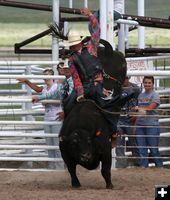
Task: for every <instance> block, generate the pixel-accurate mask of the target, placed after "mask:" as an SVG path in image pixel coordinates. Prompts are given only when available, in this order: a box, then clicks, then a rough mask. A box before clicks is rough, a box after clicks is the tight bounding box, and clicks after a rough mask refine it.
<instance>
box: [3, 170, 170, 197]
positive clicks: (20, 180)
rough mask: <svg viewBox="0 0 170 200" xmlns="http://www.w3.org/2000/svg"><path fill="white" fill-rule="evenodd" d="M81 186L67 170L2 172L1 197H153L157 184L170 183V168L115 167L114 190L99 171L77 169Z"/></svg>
mask: <svg viewBox="0 0 170 200" xmlns="http://www.w3.org/2000/svg"><path fill="white" fill-rule="evenodd" d="M78 176H79V180H80V182H81V184H82V187H81V189H72V188H71V186H70V177H69V174H68V172H67V171H62V172H54V171H53V172H25V171H24V172H23V171H22V172H20V171H17V172H3V171H2V172H0V200H58V199H59V200H66V199H67V200H75V199H78V200H93V199H94V200H125V199H126V200H154V195H155V185H165V184H170V169H155V168H153V169H140V168H130V169H115V170H112V182H113V184H114V189H113V190H108V189H105V182H104V179H103V178H102V176H101V174H100V171H99V170H96V171H87V170H84V169H79V170H78Z"/></svg>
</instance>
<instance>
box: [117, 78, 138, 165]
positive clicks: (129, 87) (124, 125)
mask: <svg viewBox="0 0 170 200" xmlns="http://www.w3.org/2000/svg"><path fill="white" fill-rule="evenodd" d="M129 79H130V77H126V79H125V81H124V83H123V91H122V92H123V93H124V92H125V93H132V92H133V93H134V97H133V98H132V99H130V100H129V101H128V102H126V104H125V105H124V107H123V108H122V111H124V112H126V113H127V112H128V113H129V115H126V116H120V118H119V121H118V126H119V125H120V127H119V128H118V132H119V133H120V137H118V139H117V145H118V147H117V148H116V156H123V157H124V158H118V159H117V162H116V167H117V168H124V167H127V166H128V162H127V159H126V158H125V151H126V149H125V145H126V141H125V135H126V136H131V135H132V132H133V130H132V128H131V127H130V126H131V125H133V124H134V122H133V120H132V117H130V112H131V108H133V107H134V106H136V105H137V99H138V95H139V94H140V92H141V89H140V88H139V87H138V86H137V85H136V84H134V83H131V82H130V81H129ZM136 144H137V143H136V138H134V137H128V146H137V145H136ZM130 151H132V156H133V157H136V156H137V155H138V153H137V149H136V148H130ZM134 165H136V162H134Z"/></svg>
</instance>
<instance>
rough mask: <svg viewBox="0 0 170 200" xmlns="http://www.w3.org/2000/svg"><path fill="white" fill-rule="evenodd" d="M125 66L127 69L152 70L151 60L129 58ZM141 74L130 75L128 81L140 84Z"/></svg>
mask: <svg viewBox="0 0 170 200" xmlns="http://www.w3.org/2000/svg"><path fill="white" fill-rule="evenodd" d="M127 68H128V70H129V71H134V70H154V66H153V61H152V60H131V61H127ZM142 80H143V76H132V77H131V78H130V82H132V83H135V84H137V85H139V86H140V85H141V83H142Z"/></svg>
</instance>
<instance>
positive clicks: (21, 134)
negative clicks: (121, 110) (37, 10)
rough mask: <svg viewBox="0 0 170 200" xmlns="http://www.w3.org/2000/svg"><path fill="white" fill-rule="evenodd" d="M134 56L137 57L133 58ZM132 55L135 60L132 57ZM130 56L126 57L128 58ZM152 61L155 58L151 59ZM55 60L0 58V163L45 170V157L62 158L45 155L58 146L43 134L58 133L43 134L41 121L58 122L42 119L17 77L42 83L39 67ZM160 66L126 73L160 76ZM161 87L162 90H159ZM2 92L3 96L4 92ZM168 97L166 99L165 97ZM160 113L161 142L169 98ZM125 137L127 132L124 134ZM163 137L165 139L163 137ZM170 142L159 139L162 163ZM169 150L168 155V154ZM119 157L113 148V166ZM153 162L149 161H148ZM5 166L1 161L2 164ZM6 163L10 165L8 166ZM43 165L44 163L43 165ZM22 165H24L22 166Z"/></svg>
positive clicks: (165, 135)
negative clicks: (1, 59) (47, 151)
mask: <svg viewBox="0 0 170 200" xmlns="http://www.w3.org/2000/svg"><path fill="white" fill-rule="evenodd" d="M135 59H137V58H135ZM135 59H134V60H135ZM140 59H141V60H142V59H144V58H138V60H140ZM148 59H152V61H153V60H155V59H156V60H157V63H158V61H160V60H167V59H170V58H169V57H159V58H158V57H157V58H145V60H148ZM128 60H129V59H127V61H128ZM153 62H154V61H153ZM57 63H58V62H50V61H46V62H43V61H0V72H1V73H0V79H1V80H0V87H1V89H0V102H1V105H0V119H1V120H0V163H11V162H15V163H20V164H23V162H24V163H27V164H28V165H27V168H31V169H35V168H36V167H35V166H34V163H41V165H38V166H39V170H40V168H43V169H44V170H46V169H47V166H46V165H43V164H42V163H46V162H48V161H53V162H55V161H61V158H58V159H56V158H48V155H47V153H46V150H49V149H57V148H58V146H48V145H46V142H45V138H46V137H57V136H58V133H56V134H55V135H54V134H50V133H48V134H44V130H43V125H45V124H57V122H44V121H43V114H44V109H43V107H42V105H41V104H40V103H38V104H36V105H33V104H32V103H31V97H30V95H31V94H32V90H28V88H26V87H22V86H21V85H20V86H19V85H18V83H17V81H16V78H19V77H20V78H21V77H23V78H28V79H30V80H32V81H33V82H34V83H38V84H43V81H42V79H43V78H47V77H44V76H43V75H42V71H43V69H44V67H45V66H47V65H48V66H53V65H56V64H57ZM163 63H164V64H165V63H167V65H165V66H163V71H162V72H163V76H164V77H166V79H169V76H170V71H169V66H168V62H165V61H164V62H163ZM160 66H161V69H160V67H159V66H158V65H157V66H156V69H159V70H156V71H155V70H152V71H146V70H143V71H139V70H136V71H128V74H129V75H131V76H141V74H142V75H148V74H154V75H155V78H156V77H158V78H159V79H160V78H161V76H160V73H162V72H161V70H162V63H160ZM48 78H55V79H58V78H63V77H60V76H57V75H55V76H49V77H48ZM156 86H157V91H158V92H159V93H160V94H161V96H162V98H163V97H164V96H166V95H167V94H168V95H169V93H170V87H165V86H164V85H163V86H162V85H158V84H157V85H156ZM162 89H163V90H162ZM4 95H5V96H4ZM166 100H168V99H166ZM160 109H161V115H160V124H161V140H162V141H161V142H162V143H164V142H165V140H166V142H167V141H169V135H170V133H169V128H170V127H169V121H170V117H169V111H170V102H167V101H166V102H165V103H162V104H161V107H160ZM124 137H126V138H127V139H128V137H127V135H124ZM164 139H165V140H164ZM169 144H170V142H169V143H168V144H166V145H164V146H163V145H162V144H161V143H160V145H161V146H160V148H159V149H160V151H161V153H166V156H165V155H164V157H163V159H164V165H166V164H168V165H169V162H168V160H170V159H169V151H170V149H169ZM124 147H125V155H126V157H125V158H127V157H128V158H130V155H131V154H130V152H128V151H127V149H129V148H128V147H127V145H126V144H125V146H124ZM167 153H168V155H167ZM116 159H118V158H117V157H116V155H115V154H114V152H113V166H114V163H115V161H116ZM151 165H152V164H151ZM3 166H4V165H3ZM8 166H9V167H8ZM42 166H43V167H42ZM19 167H21V168H22V165H19V166H18V165H17V167H16V166H15V167H13V169H16V168H19ZM24 167H25V166H24ZM4 168H5V169H6V170H9V168H11V165H8V164H7V165H6V166H5V167H3V168H1V169H3V170H4Z"/></svg>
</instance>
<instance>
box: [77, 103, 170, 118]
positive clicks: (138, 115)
mask: <svg viewBox="0 0 170 200" xmlns="http://www.w3.org/2000/svg"><path fill="white" fill-rule="evenodd" d="M81 102H91V103H93V104H94V105H95V106H96V107H97V108H98V109H99V110H101V111H102V112H104V113H107V114H111V115H119V114H122V115H123V116H127V117H128V116H132V117H153V115H145V114H138V113H140V112H138V113H137V112H130V114H129V113H128V111H124V112H122V111H121V112H114V111H108V110H106V109H103V108H101V107H100V106H99V105H98V104H97V103H96V102H95V101H94V100H92V99H83V100H81V101H80V103H81ZM155 110H158V111H165V110H163V109H155ZM166 111H167V110H166ZM154 117H165V118H166V117H170V116H169V115H154Z"/></svg>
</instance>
